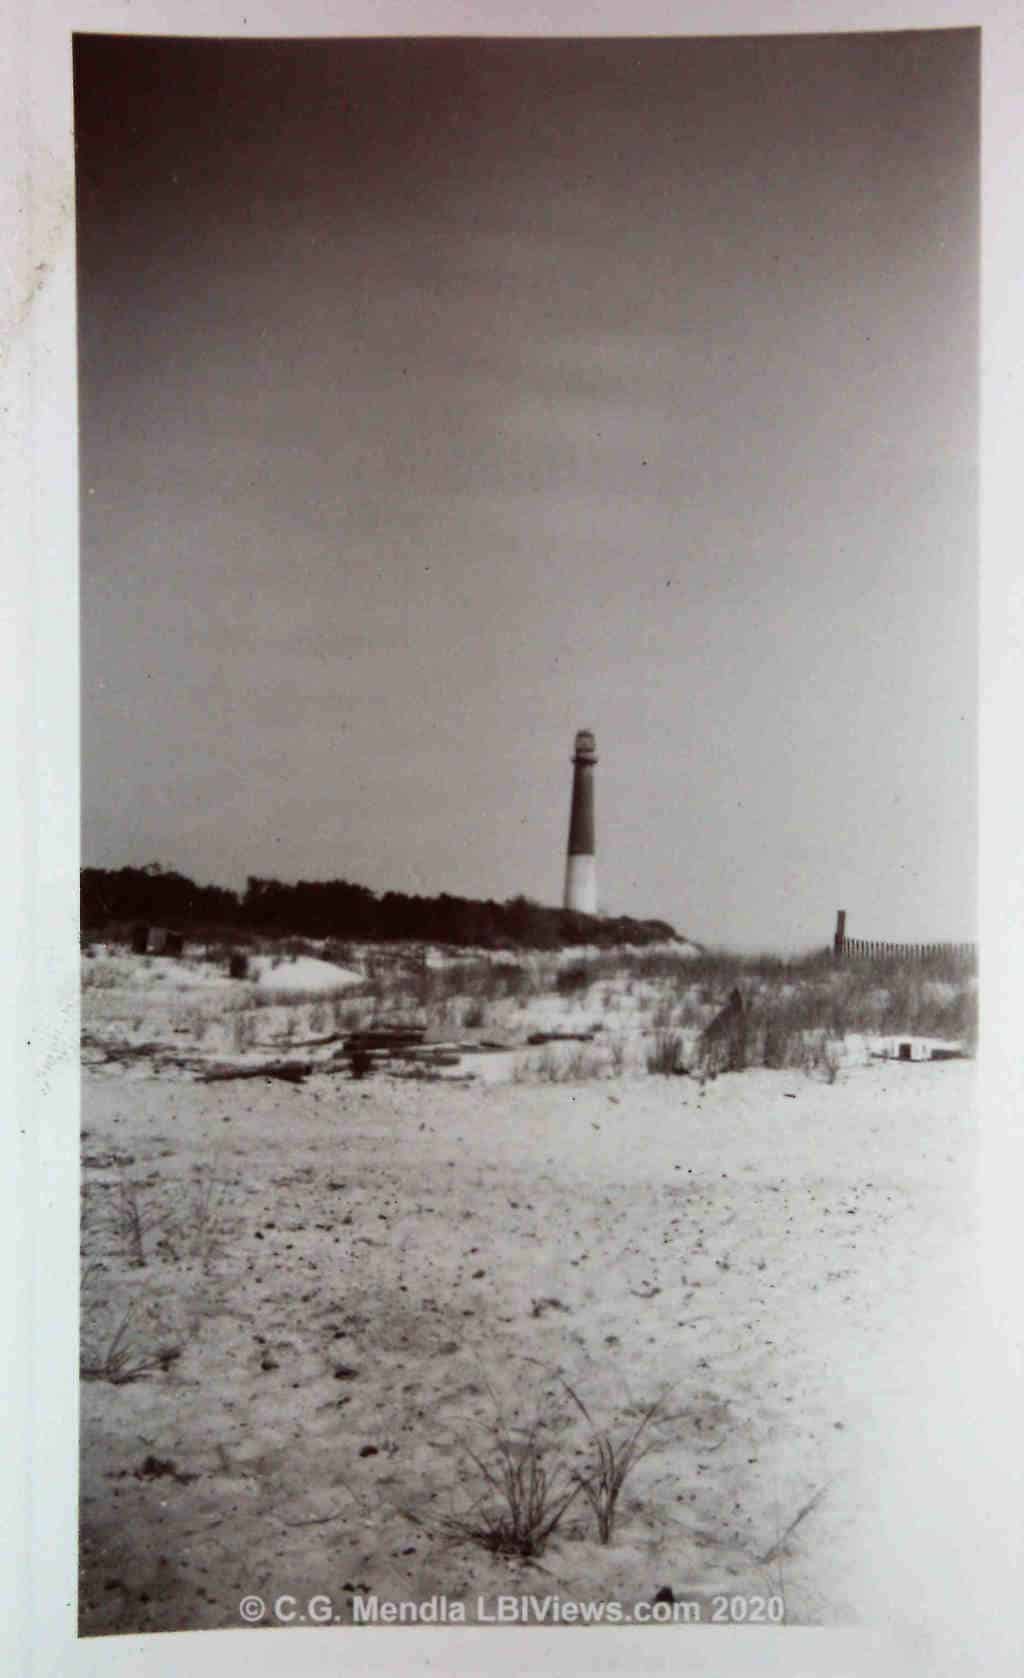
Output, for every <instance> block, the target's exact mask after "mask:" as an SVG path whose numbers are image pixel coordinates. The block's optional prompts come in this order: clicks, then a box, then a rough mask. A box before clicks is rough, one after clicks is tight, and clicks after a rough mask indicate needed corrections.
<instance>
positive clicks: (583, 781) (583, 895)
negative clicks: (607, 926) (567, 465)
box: [563, 728, 597, 915]
mask: <svg viewBox="0 0 1024 1678" xmlns="http://www.w3.org/2000/svg"><path fill="white" fill-rule="evenodd" d="M572 762H573V771H572V807H571V809H570V812H569V855H568V857H567V858H566V863H565V896H564V898H563V902H564V905H565V907H566V908H567V909H575V910H577V911H578V912H579V913H580V914H583V915H596V914H597V863H596V861H595V856H594V765H595V763H596V762H597V745H596V742H595V740H594V736H593V735H592V734H591V732H590V730H589V728H581V729H580V731H579V733H578V734H577V736H576V747H575V750H574V752H573V754H572Z"/></svg>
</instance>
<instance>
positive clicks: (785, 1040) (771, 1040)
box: [761, 1013, 793, 1068]
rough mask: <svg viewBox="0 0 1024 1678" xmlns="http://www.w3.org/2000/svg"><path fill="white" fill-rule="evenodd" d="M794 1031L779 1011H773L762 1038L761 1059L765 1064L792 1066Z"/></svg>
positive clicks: (780, 1066) (778, 1066)
mask: <svg viewBox="0 0 1024 1678" xmlns="http://www.w3.org/2000/svg"><path fill="white" fill-rule="evenodd" d="M792 1053H793V1032H792V1030H791V1029H790V1027H789V1026H788V1025H787V1024H786V1022H785V1020H784V1019H783V1018H782V1017H781V1015H779V1014H778V1013H771V1014H769V1015H768V1017H767V1019H766V1020H765V1022H764V1027H763V1033H762V1039H761V1060H762V1063H763V1064H764V1065H765V1066H769V1067H777V1068H782V1067H785V1066H791V1065H792V1064H793V1063H792V1060H791V1058H790V1057H791V1056H792Z"/></svg>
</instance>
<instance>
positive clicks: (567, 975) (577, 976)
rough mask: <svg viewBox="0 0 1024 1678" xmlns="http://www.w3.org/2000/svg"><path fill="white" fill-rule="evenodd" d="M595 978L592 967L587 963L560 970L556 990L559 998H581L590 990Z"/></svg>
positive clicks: (581, 962)
mask: <svg viewBox="0 0 1024 1678" xmlns="http://www.w3.org/2000/svg"><path fill="white" fill-rule="evenodd" d="M593 976H594V975H593V972H592V970H591V966H590V965H589V964H588V963H587V962H583V961H578V962H573V963H572V965H571V966H570V967H562V968H560V969H559V972H558V975H557V977H556V979H555V989H556V990H557V991H558V994H559V996H579V995H580V994H581V992H583V991H585V990H586V989H587V988H588V986H589V985H590V982H591V979H592V978H593Z"/></svg>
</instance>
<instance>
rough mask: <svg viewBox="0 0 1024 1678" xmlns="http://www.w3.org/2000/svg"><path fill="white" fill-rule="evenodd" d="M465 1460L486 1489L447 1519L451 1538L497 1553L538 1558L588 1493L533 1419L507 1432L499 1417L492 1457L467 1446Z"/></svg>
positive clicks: (446, 1527)
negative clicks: (574, 1505)
mask: <svg viewBox="0 0 1024 1678" xmlns="http://www.w3.org/2000/svg"><path fill="white" fill-rule="evenodd" d="M517 1435H518V1437H516V1436H517ZM466 1456H467V1458H468V1459H469V1462H470V1463H471V1464H472V1466H473V1468H475V1470H476V1472H477V1474H478V1475H479V1477H480V1479H481V1481H482V1482H483V1489H482V1491H481V1493H480V1495H479V1496H478V1497H477V1498H476V1500H475V1501H474V1502H473V1504H472V1505H471V1506H470V1508H469V1509H468V1510H467V1512H466V1513H465V1514H464V1515H451V1516H448V1517H447V1519H446V1520H445V1522H444V1526H445V1530H446V1531H447V1532H448V1534H449V1536H450V1537H452V1538H458V1539H463V1540H469V1541H470V1542H471V1543H474V1544H479V1545H480V1546H481V1547H482V1548H483V1549H485V1550H489V1551H490V1552H491V1553H492V1554H493V1555H500V1556H519V1557H523V1558H528V1557H532V1556H539V1555H540V1554H541V1553H542V1552H543V1550H544V1546H545V1545H546V1544H547V1542H548V1539H549V1538H551V1536H552V1534H553V1533H554V1532H556V1531H557V1529H558V1526H559V1524H560V1523H561V1521H562V1519H563V1518H564V1516H565V1514H566V1511H567V1510H568V1508H569V1506H570V1504H571V1503H573V1502H574V1500H575V1499H576V1498H577V1497H578V1496H579V1494H580V1492H581V1491H582V1490H584V1489H585V1488H584V1486H583V1483H582V1482H581V1481H580V1480H578V1479H574V1478H573V1476H572V1474H571V1473H570V1471H569V1469H568V1468H567V1467H566V1466H565V1464H564V1463H562V1462H561V1461H558V1460H554V1461H553V1460H552V1454H551V1451H550V1448H549V1447H548V1444H547V1442H546V1440H545V1439H544V1438H543V1429H542V1423H541V1422H540V1421H539V1420H538V1421H535V1422H534V1424H533V1426H532V1427H531V1428H529V1429H527V1430H523V1429H518V1428H507V1427H506V1426H505V1424H504V1422H503V1421H502V1419H501V1417H500V1416H499V1417H498V1419H497V1420H496V1422H495V1425H494V1432H493V1438H492V1444H491V1450H490V1452H489V1454H488V1455H487V1456H484V1455H482V1454H478V1453H477V1452H475V1451H471V1450H470V1449H469V1448H468V1447H466Z"/></svg>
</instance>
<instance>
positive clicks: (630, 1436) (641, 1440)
mask: <svg viewBox="0 0 1024 1678" xmlns="http://www.w3.org/2000/svg"><path fill="white" fill-rule="evenodd" d="M562 1384H563V1386H564V1387H565V1390H566V1392H567V1393H568V1394H569V1397H570V1398H571V1399H572V1401H573V1403H574V1404H575V1405H576V1408H577V1409H578V1410H579V1412H580V1414H581V1415H582V1416H583V1417H584V1419H585V1420H586V1422H587V1425H588V1426H589V1428H590V1435H591V1438H590V1448H591V1460H590V1462H589V1464H588V1466H587V1467H586V1468H585V1469H582V1470H577V1478H578V1480H579V1483H580V1485H581V1486H582V1488H583V1495H584V1496H585V1498H586V1500H587V1502H588V1503H589V1504H590V1507H591V1509H592V1510H593V1512H594V1518H595V1520H596V1521H597V1535H598V1538H599V1539H600V1541H601V1543H602V1544H610V1543H611V1541H612V1535H613V1533H614V1531H615V1521H616V1517H617V1515H618V1509H619V1498H620V1497H621V1495H622V1488H623V1486H624V1485H625V1483H626V1481H627V1479H628V1478H629V1475H630V1474H631V1473H632V1471H633V1469H634V1468H635V1467H636V1465H637V1463H638V1462H642V1461H643V1459H644V1457H646V1456H649V1455H650V1454H651V1452H652V1451H654V1450H656V1449H657V1447H658V1444H659V1441H658V1439H657V1438H652V1437H651V1429H652V1428H653V1427H655V1426H657V1424H658V1422H660V1421H664V1420H665V1419H666V1401H665V1399H664V1398H658V1399H655V1401H654V1403H653V1404H649V1405H647V1406H646V1408H645V1409H643V1410H642V1411H641V1412H640V1415H639V1418H638V1419H637V1420H636V1421H635V1422H634V1424H633V1426H632V1427H631V1428H629V1429H628V1431H627V1432H626V1433H625V1434H624V1435H621V1436H619V1437H618V1438H617V1437H616V1436H615V1435H614V1434H613V1433H611V1432H610V1431H609V1430H608V1429H607V1428H599V1427H598V1426H597V1425H596V1424H595V1422H594V1420H593V1418H592V1416H591V1414H590V1411H589V1410H588V1409H587V1406H586V1405H585V1404H584V1402H583V1400H582V1398H581V1397H580V1396H579V1393H578V1392H576V1390H575V1388H574V1387H571V1386H570V1385H569V1383H568V1381H563V1383H562Z"/></svg>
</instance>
